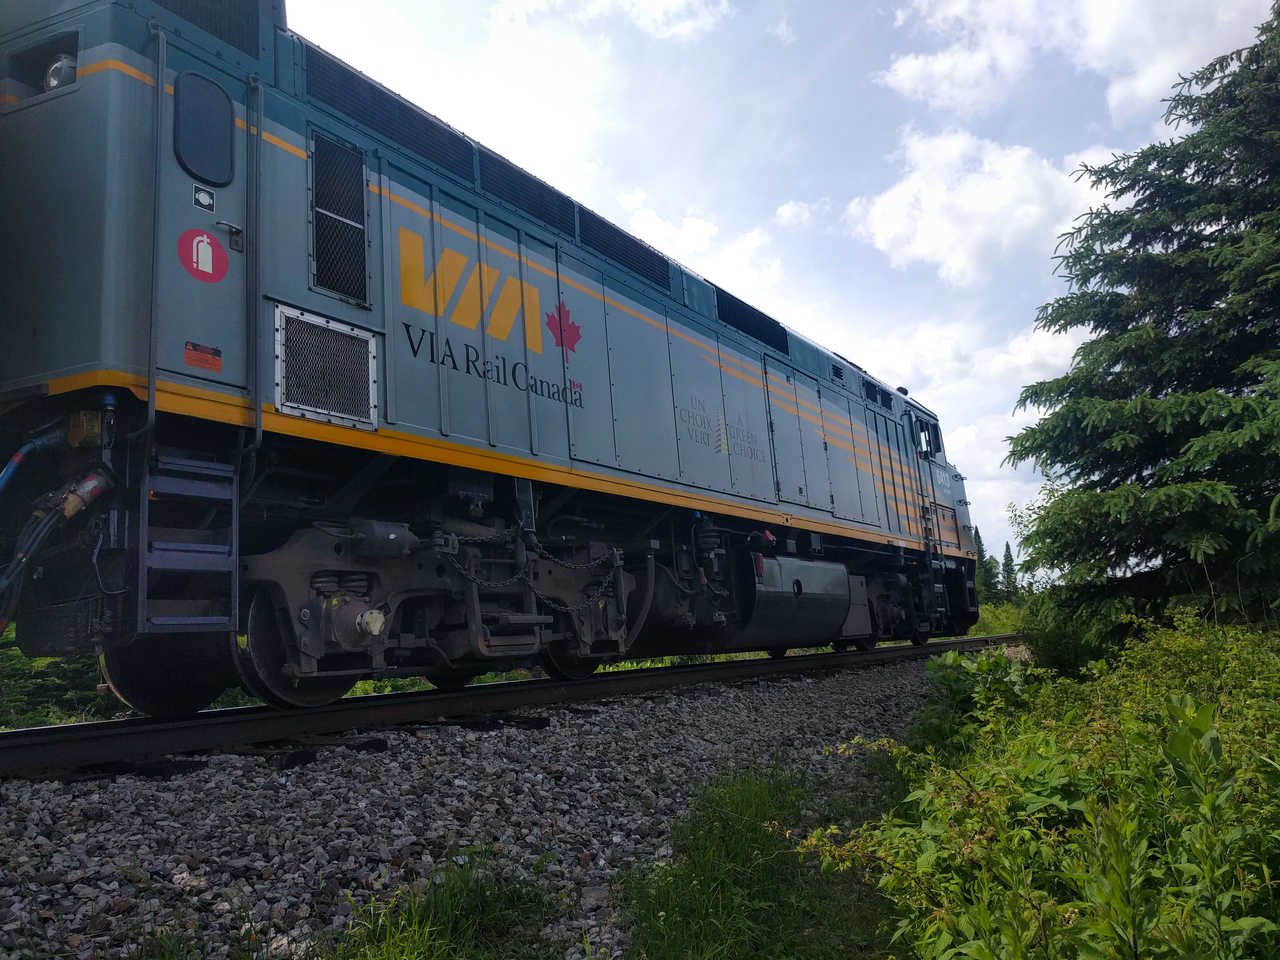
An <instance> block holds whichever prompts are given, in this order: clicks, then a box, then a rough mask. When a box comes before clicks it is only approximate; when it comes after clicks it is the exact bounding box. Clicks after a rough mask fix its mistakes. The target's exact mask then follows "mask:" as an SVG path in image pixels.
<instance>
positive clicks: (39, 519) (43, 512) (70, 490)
mask: <svg viewBox="0 0 1280 960" xmlns="http://www.w3.org/2000/svg"><path fill="white" fill-rule="evenodd" d="M19 462H21V461H19ZM111 485H112V480H111V477H110V476H109V475H108V474H107V472H106V471H105V470H103V469H97V470H93V471H90V472H89V473H88V474H87V475H86V476H85V477H84V479H82V480H80V481H79V482H77V483H72V484H69V485H68V486H66V487H64V488H63V489H62V491H61V492H60V493H55V494H53V495H51V496H48V497H45V498H42V499H43V500H44V502H45V503H46V504H48V505H49V506H47V507H46V508H44V509H37V510H36V511H35V512H34V513H32V514H31V517H30V518H29V519H28V520H27V522H26V523H25V524H24V525H23V527H22V531H21V532H20V533H19V534H18V540H17V544H16V546H15V547H14V551H13V558H12V559H11V560H10V561H9V565H8V567H6V568H5V571H4V573H3V574H2V575H0V633H3V632H4V631H5V630H6V629H7V628H8V626H9V621H10V619H12V617H13V613H14V611H15V610H17V609H18V598H19V596H20V595H21V593H22V582H23V580H24V578H25V577H26V571H27V565H28V564H29V563H30V562H31V558H32V557H34V556H35V555H36V554H37V553H39V552H40V549H41V547H43V546H44V544H45V542H46V541H47V540H48V539H49V536H50V535H51V534H52V533H53V532H54V531H55V530H56V529H58V528H59V527H61V526H62V525H63V524H64V523H66V522H67V521H69V520H70V519H71V518H72V517H74V516H75V515H76V514H78V513H80V512H81V511H82V510H84V509H85V508H86V507H88V506H91V505H92V504H93V503H95V502H96V501H97V500H98V498H99V497H101V496H102V494H104V493H106V491H107V490H109V489H110V488H111Z"/></svg>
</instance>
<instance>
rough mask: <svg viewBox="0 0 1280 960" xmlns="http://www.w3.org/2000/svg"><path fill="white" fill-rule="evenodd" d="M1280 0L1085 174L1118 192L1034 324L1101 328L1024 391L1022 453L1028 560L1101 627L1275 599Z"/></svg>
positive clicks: (1066, 264) (1070, 255)
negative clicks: (1174, 604)
mask: <svg viewBox="0 0 1280 960" xmlns="http://www.w3.org/2000/svg"><path fill="white" fill-rule="evenodd" d="M1278 17H1280V4H1278V5H1275V6H1273V7H1272V10H1271V18H1270V19H1269V20H1268V21H1267V22H1266V23H1264V24H1263V25H1262V26H1261V27H1260V28H1259V30H1258V34H1257V40H1256V42H1255V43H1254V44H1253V45H1252V46H1250V47H1246V48H1244V49H1241V50H1237V51H1235V52H1234V53H1230V54H1227V55H1225V56H1222V57H1219V58H1217V59H1216V60H1214V61H1212V62H1211V63H1209V64H1208V65H1207V66H1205V67H1204V68H1202V69H1200V70H1198V71H1196V72H1195V73H1193V74H1191V75H1190V76H1189V77H1184V78H1182V79H1181V80H1180V82H1178V83H1177V84H1176V85H1175V86H1174V88H1173V91H1174V92H1173V95H1172V96H1171V98H1170V99H1169V100H1168V108H1167V111H1166V113H1165V121H1166V123H1167V124H1168V125H1169V126H1170V128H1171V134H1172V137H1171V139H1169V140H1165V141H1161V142H1157V143H1154V144H1152V145H1150V146H1148V147H1145V148H1143V149H1141V150H1138V151H1136V152H1134V153H1130V154H1125V155H1122V156H1115V157H1113V158H1112V160H1111V161H1110V162H1108V163H1104V164H1101V165H1097V166H1092V165H1085V166H1083V167H1082V169H1081V175H1082V176H1084V177H1086V178H1087V179H1088V180H1089V181H1090V182H1091V183H1092V184H1093V185H1094V187H1095V188H1097V189H1099V190H1100V191H1102V193H1103V194H1104V196H1105V197H1106V200H1105V202H1103V203H1102V204H1101V205H1100V206H1099V207H1097V208H1095V209H1092V210H1090V211H1089V212H1088V213H1086V214H1084V215H1083V216H1082V217H1081V218H1079V219H1078V220H1077V221H1076V224H1075V226H1074V229H1072V230H1071V231H1069V232H1068V233H1067V234H1065V235H1064V236H1063V238H1062V241H1061V245H1060V248H1059V255H1058V257H1057V261H1058V271H1059V273H1060V274H1061V275H1062V276H1064V277H1065V279H1066V280H1067V281H1068V290H1067V293H1066V294H1065V295H1063V296H1060V297H1058V298H1056V299H1054V300H1052V301H1050V302H1049V303H1047V304H1045V305H1044V306H1043V307H1041V309H1040V312H1039V315H1038V319H1037V325H1038V327H1039V328H1040V329H1043V330H1049V331H1054V332H1064V331H1069V330H1081V331H1084V332H1086V333H1087V334H1088V335H1089V339H1088V340H1087V341H1086V342H1085V343H1084V344H1083V345H1082V346H1081V347H1080V348H1079V349H1078V350H1077V351H1076V354H1075V356H1074V358H1073V361H1072V363H1071V366H1070V369H1069V370H1068V372H1067V373H1066V374H1065V375H1063V376H1061V377H1057V378H1055V379H1052V380H1045V381H1041V382H1039V383H1034V384H1032V385H1030V386H1028V387H1025V388H1024V389H1023V391H1022V394H1021V397H1020V399H1019V406H1020V407H1026V408H1031V409H1035V410H1039V411H1041V413H1042V417H1041V419H1040V420H1039V422H1038V423H1036V424H1035V425H1033V426H1031V427H1028V428H1026V429H1024V430H1023V431H1022V432H1021V433H1019V434H1018V435H1017V436H1016V437H1014V438H1013V439H1012V441H1011V452H1010V458H1009V459H1010V460H1011V461H1012V462H1014V463H1033V464H1035V465H1036V466H1037V467H1038V468H1039V469H1040V470H1041V471H1043V472H1044V474H1045V475H1046V477H1047V478H1048V479H1049V482H1048V484H1047V485H1046V490H1045V493H1044V495H1043V496H1042V497H1041V499H1040V500H1039V501H1038V502H1037V503H1036V504H1035V505H1034V506H1033V507H1032V508H1031V510H1030V511H1029V512H1028V514H1027V516H1026V520H1027V526H1026V529H1025V537H1024V540H1023V548H1024V551H1025V559H1024V564H1023V569H1024V571H1030V572H1037V571H1041V572H1045V573H1047V574H1048V575H1049V577H1050V578H1051V579H1053V580H1054V581H1055V586H1053V587H1052V588H1051V589H1049V590H1048V591H1046V592H1044V593H1043V594H1041V595H1040V596H1041V597H1042V598H1043V604H1042V606H1041V607H1040V609H1039V611H1038V612H1039V614H1040V622H1041V624H1042V626H1046V627H1049V628H1052V627H1053V626H1054V625H1055V624H1056V625H1057V626H1058V627H1060V628H1062V629H1061V630H1060V631H1059V636H1060V637H1065V636H1067V635H1068V634H1077V633H1078V631H1079V630H1081V629H1082V628H1083V630H1084V633H1085V639H1086V642H1087V643H1093V644H1099V643H1103V642H1107V641H1112V640H1116V639H1119V638H1120V637H1122V636H1123V634H1124V629H1125V628H1124V626H1123V624H1124V623H1125V621H1126V618H1125V617H1124V614H1139V615H1143V616H1161V615H1163V614H1164V613H1165V612H1167V610H1168V608H1169V603H1170V601H1183V602H1191V603H1195V604H1197V605H1198V606H1199V607H1200V608H1201V609H1202V610H1203V611H1204V612H1205V614H1206V615H1208V614H1209V613H1210V611H1212V613H1213V615H1215V616H1219V617H1228V616H1236V617H1240V618H1248V619H1253V620H1257V619H1259V618H1271V617H1274V616H1275V614H1274V611H1272V610H1271V609H1270V608H1271V607H1272V605H1273V604H1275V603H1276V601H1277V596H1278V595H1280V589H1278V584H1280V560H1278V559H1277V558H1278V557H1280V550H1278V549H1277V546H1278V543H1280V516H1278V515H1277V514H1278V512H1280V22H1278Z"/></svg>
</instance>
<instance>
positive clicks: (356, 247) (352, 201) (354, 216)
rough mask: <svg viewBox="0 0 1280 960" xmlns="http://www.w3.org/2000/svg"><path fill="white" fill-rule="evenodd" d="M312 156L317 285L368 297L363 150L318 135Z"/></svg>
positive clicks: (361, 298)
mask: <svg viewBox="0 0 1280 960" xmlns="http://www.w3.org/2000/svg"><path fill="white" fill-rule="evenodd" d="M313 144H314V150H313V156H312V164H311V169H312V198H311V199H312V204H313V206H312V227H313V229H314V237H313V240H314V245H315V259H316V277H315V280H316V286H318V287H324V288H325V289H326V290H332V291H333V292H334V293H337V294H341V295H342V296H344V297H349V298H350V299H352V300H355V301H356V302H358V303H364V302H365V301H366V300H367V299H368V286H367V279H368V273H367V267H366V265H365V241H364V193H365V180H364V154H363V153H361V152H360V151H359V150H356V149H355V148H353V147H348V146H346V145H345V144H342V143H339V142H338V141H336V140H331V139H329V138H328V137H322V136H319V135H317V136H316V138H315V140H314V142H313Z"/></svg>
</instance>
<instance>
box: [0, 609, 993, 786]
mask: <svg viewBox="0 0 1280 960" xmlns="http://www.w3.org/2000/svg"><path fill="white" fill-rule="evenodd" d="M1014 639H1017V635H1016V634H999V635H995V636H989V637H963V638H960V639H958V640H942V641H935V642H932V643H929V644H927V645H925V646H921V647H914V646H908V645H902V646H886V647H879V648H877V649H876V650H872V651H865V652H849V653H819V654H810V655H805V656H796V657H786V658H784V659H780V660H772V659H759V660H733V661H728V662H721V663H707V664H697V665H692V666H680V667H655V668H647V669H636V670H622V671H617V672H613V673H602V674H599V675H597V676H594V677H591V678H589V679H586V680H575V681H570V682H563V681H559V680H516V681H511V682H506V683H487V684H481V685H479V686H475V687H468V688H466V689H463V690H459V691H456V692H449V693H446V692H441V691H429V692H414V693H389V694H378V695H374V696H367V697H348V698H346V699H343V700H339V701H337V702H336V703H333V704H330V705H329V706H327V707H320V708H316V709H311V710H297V711H287V712H283V711H279V710H275V709H272V708H270V707H235V708H231V709H227V710H207V711H204V712H202V713H199V714H197V715H196V716H194V717H192V718H190V719H188V720H176V721H157V720H150V719H147V718H145V717H138V718H129V719H124V720H104V721H100V722H95V723H70V724H63V725H60V726H54V727H33V728H27V729H22V730H9V731H3V732H0V777H36V776H48V775H55V774H65V773H68V772H73V771H80V770H86V769H94V768H102V769H104V770H107V769H110V768H112V767H113V766H115V765H119V764H127V763H136V762H140V761H146V760H153V759H156V758H158V757H163V756H167V755H169V754H177V753H193V752H198V751H208V750H229V749H233V748H237V747H248V746H253V745H255V744H263V743H274V742H279V741H290V740H295V739H297V738H300V737H314V736H323V735H325V734H335V733H343V732H347V731H351V730H357V729H364V730H368V729H376V728H385V727H395V726H400V725H405V724H414V723H424V722H430V721H435V720H438V719H441V718H448V717H461V716H473V715H476V714H493V713H501V712H505V711H508V710H513V709H516V708H520V707H537V706H546V705H549V704H557V703H572V702H575V701H577V702H581V701H586V700H601V699H605V698H608V697H617V696H628V695H634V694H639V693H652V692H654V691H659V690H669V689H671V688H673V687H680V686H687V685H690V684H697V683H707V682H725V681H735V680H749V679H752V678H758V677H776V676H784V675H788V674H800V673H820V672H831V671H838V670H850V669H859V668H863V667H872V666H880V665H883V664H886V663H896V662H899V661H906V660H920V659H925V658H927V657H932V656H936V655H938V654H940V653H945V652H947V651H949V650H959V651H970V650H979V649H982V648H984V647H988V646H991V645H993V644H997V643H1004V642H1007V641H1010V640H1014Z"/></svg>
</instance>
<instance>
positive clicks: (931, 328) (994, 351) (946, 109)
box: [288, 0, 1268, 556]
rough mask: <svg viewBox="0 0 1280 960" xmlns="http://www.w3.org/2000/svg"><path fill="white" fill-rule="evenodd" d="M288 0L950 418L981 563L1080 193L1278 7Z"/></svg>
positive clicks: (459, 113) (313, 22)
mask: <svg viewBox="0 0 1280 960" xmlns="http://www.w3.org/2000/svg"><path fill="white" fill-rule="evenodd" d="M352 10H353V7H352V5H351V4H350V2H349V0H289V5H288V17H289V25H290V27H291V28H292V29H293V30H295V31H297V32H298V33H300V34H302V35H303V36H305V37H306V38H308V39H309V40H312V41H313V42H315V43H317V44H318V45H320V46H321V47H323V48H325V49H327V50H328V51H329V52H331V53H333V54H335V55H336V56H338V57H340V58H341V59H343V60H345V61H347V62H348V63H349V64H351V65H352V66H354V67H356V68H357V69H359V70H361V71H363V72H364V73H366V74H368V75H369V76H371V77H372V78H373V79H375V80H377V81H379V82H381V83H383V84H385V85H387V86H388V87H390V88H391V89H393V90H395V91H396V92H397V93H399V94H401V95H402V96H404V97H406V98H408V99H409V100H411V101H413V102H414V103H416V104H418V105H419V106H421V107H423V108H424V109H425V110H427V111H429V112H431V113H433V114H435V115H436V116H438V117H440V118H441V119H443V120H445V121H447V122H448V123H450V124H452V125H453V126H454V127H456V128H458V129H459V130H461V131H462V132H463V133H465V134H467V135H468V136H470V137H472V138H474V139H476V140H478V141H480V142H481V143H483V144H485V145H486V146H488V147H490V148H492V149H494V150H497V151H498V152H499V153H501V154H503V155H505V156H506V157H508V158H509V159H510V160H512V161H513V162H515V163H517V164H519V165H520V166H522V167H524V168H525V169H526V170H528V171H530V172H531V173H533V174H535V175H536V176H538V177H541V178H542V179H543V180H546V181H547V182H548V183H550V184H551V185H552V186H554V187H556V188H557V189H559V190H561V191H563V192H565V193H567V194H569V195H570V196H572V197H573V198H574V199H576V200H578V201H579V202H581V203H583V204H585V205H586V206H588V207H590V208H591V209H593V210H595V211H596V212H597V213H599V214H601V215H602V216H604V217H606V218H608V219H610V220H612V221H614V222H615V223H617V224H619V225H620V226H622V227H624V228H625V229H627V230H629V231H631V232H632V233H633V234H635V235H636V236H638V237H640V238H641V239H643V240H645V241H647V242H649V243H651V244H652V245H653V246H655V247H657V248H658V249H659V250H661V251H662V252H663V253H665V254H667V255H668V256H670V257H672V258H674V259H676V260H678V261H679V262H680V263H682V264H684V265H685V266H687V267H689V268H690V269H692V270H694V271H695V272H697V273H699V274H701V275H702V276H704V277H706V278H707V279H708V280H711V281H712V282H714V283H717V284H719V285H720V286H722V287H723V288H725V289H726V290H728V291H729V292H730V293H733V294H735V295H736V296H738V297H740V298H741V299H743V300H746V301H747V302H749V303H751V304H753V305H755V306H756V307H759V308H760V309H762V310H764V311H766V312H767V313H769V314H770V315H771V316H773V317H775V318H776V319H777V320H779V321H781V322H782V323H784V324H786V325H787V326H789V327H791V328H792V329H794V330H796V331H798V332H800V333H802V334H804V335H806V336H808V337H809V338H810V339H812V340H815V341H817V342H818V343H820V344H822V345H823V346H825V347H828V348H830V349H833V350H835V351H837V352H839V353H841V354H843V355H844V356H846V357H848V358H850V359H851V360H853V361H854V362H855V363H857V364H859V365H860V366H862V367H864V368H865V369H866V370H868V371H869V372H871V373H872V374H874V375H876V376H878V377H879V378H881V379H882V380H885V381H888V382H889V383H890V385H892V386H897V385H899V384H901V385H903V386H906V387H907V388H909V389H910V391H911V395H912V396H913V397H915V398H916V399H918V400H920V401H921V402H922V403H923V404H925V405H926V406H927V407H929V408H930V409H932V410H933V411H935V412H936V413H937V414H938V415H939V417H940V418H941V421H942V428H943V435H944V445H945V446H946V451H947V457H948V459H949V460H950V461H952V462H953V463H954V464H956V466H957V468H958V469H959V470H960V471H961V472H962V473H963V474H964V475H965V476H966V477H967V488H968V496H969V499H970V500H971V501H972V504H973V505H972V507H971V510H972V514H973V518H974V522H975V523H976V524H977V525H978V526H979V528H980V529H981V531H982V536H983V540H984V541H985V543H986V545H987V548H988V550H989V551H991V552H993V553H995V554H997V556H998V555H999V554H1000V552H1002V551H1003V546H1004V542H1005V541H1006V540H1008V541H1012V542H1013V545H1014V549H1015V551H1016V549H1017V543H1016V539H1015V537H1014V535H1013V533H1012V532H1011V529H1010V524H1009V515H1008V506H1009V505H1010V504H1018V505H1022V504H1025V503H1026V502H1027V501H1028V500H1029V499H1030V498H1031V497H1033V496H1034V495H1035V493H1036V491H1037V489H1038V488H1039V485H1040V478H1039V477H1038V476H1037V475H1036V474H1035V472H1034V471H1033V470H1032V469H1031V468H1030V467H1025V466H1024V467H1021V468H1019V469H1017V470H1014V469H1011V468H1009V467H1006V466H1003V465H1002V461H1003V460H1004V457H1005V455H1006V453H1007V452H1008V444H1007V442H1006V438H1007V437H1009V436H1010V435H1011V434H1013V433H1016V432H1017V431H1018V430H1019V429H1020V428H1021V427H1023V426H1025V425H1027V424H1029V423H1032V422H1034V420H1035V417H1036V412H1035V411H1022V412H1018V413H1015V412H1014V407H1015V404H1016V402H1017V398H1018V393H1019V391H1020V389H1021V387H1022V386H1023V385H1024V384H1027V383H1032V382H1035V381H1037V380H1041V379H1045V378H1047V377H1052V376H1056V375H1058V374H1060V373H1062V372H1064V371H1065V370H1066V369H1067V366H1068V364H1069V363H1070V359H1071V355H1072V352H1073V351H1074V349H1075V348H1076V346H1077V345H1078V344H1079V342H1080V338H1079V337H1078V336H1076V337H1072V336H1052V335H1049V334H1047V333H1044V332H1041V331H1037V330H1035V329H1034V323H1035V316H1036V310H1037V308H1038V307H1039V306H1040V305H1041V304H1043V303H1045V302H1047V301H1048V300H1051V299H1052V298H1053V297H1055V296H1058V295H1061V294H1062V293H1064V292H1065V291H1066V287H1065V284H1064V282H1063V281H1062V279H1061V278H1059V277H1056V276H1055V275H1054V272H1053V262H1052V260H1051V256H1052V253H1053V249H1054V246H1055V244H1056V242H1057V237H1058V236H1059V234H1061V233H1062V231H1063V230H1064V229H1065V228H1067V227H1068V226H1069V225H1070V223H1071V222H1072V220H1073V219H1074V218H1075V217H1077V216H1078V215H1080V214H1081V213H1084V212H1085V211H1086V210H1087V209H1088V208H1089V207H1090V205H1091V204H1097V203H1099V202H1101V199H1102V198H1101V197H1099V196H1097V195H1095V194H1094V193H1092V191H1091V190H1090V188H1089V185H1088V184H1087V183H1086V182H1083V181H1081V180H1079V179H1078V178H1077V177H1076V176H1075V172H1076V170H1077V169H1078V167H1079V164H1080V163H1081V162H1082V161H1087V162H1099V161H1104V160H1106V159H1108V158H1110V157H1111V156H1112V155H1113V154H1114V153H1124V152H1126V151H1130V150H1133V149H1136V148H1138V147H1141V146H1143V145H1145V144H1147V143H1150V142H1152V141H1154V140H1157V139H1167V138H1169V137H1170V136H1175V135H1176V132H1175V131H1171V130H1170V129H1169V128H1167V127H1165V126H1164V124H1163V122H1162V121H1161V116H1162V114H1163V110H1164V107H1163V104H1162V103H1161V101H1162V99H1163V98H1165V97H1167V96H1168V95H1169V92H1170V87H1171V85H1172V84H1173V83H1174V82H1175V81H1176V80H1177V78H1178V76H1179V74H1180V73H1181V74H1185V73H1188V72H1190V71H1191V70H1194V69H1196V68H1197V67H1199V66H1202V65H1203V64H1204V63H1206V62H1207V61H1208V60H1210V59H1212V58H1213V57H1215V56H1217V55H1219V54H1221V53H1225V52H1227V51H1228V50H1231V49H1234V48H1236V47H1240V46H1244V45H1246V44H1248V43H1250V42H1251V41H1252V39H1253V37H1254V29H1255V27H1256V25H1257V24H1258V23H1260V22H1261V21H1262V20H1263V19H1265V18H1266V16H1267V13H1268V0H873V2H861V0H843V2H840V0H807V2H800V0H758V2H750V0H468V2H465V3H459V2H453V0H448V2H446V0H364V2H363V3H361V4H360V5H359V16H353V15H352Z"/></svg>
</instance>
